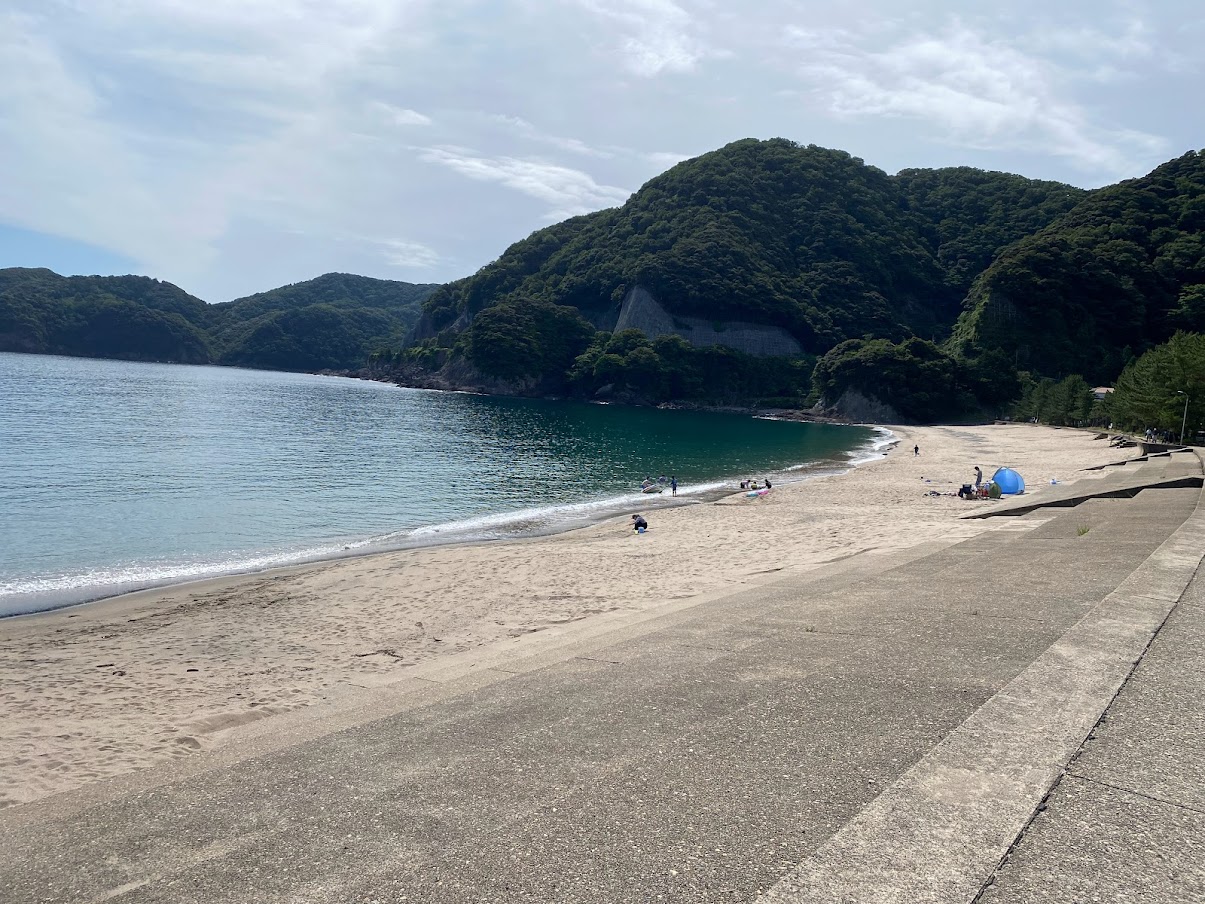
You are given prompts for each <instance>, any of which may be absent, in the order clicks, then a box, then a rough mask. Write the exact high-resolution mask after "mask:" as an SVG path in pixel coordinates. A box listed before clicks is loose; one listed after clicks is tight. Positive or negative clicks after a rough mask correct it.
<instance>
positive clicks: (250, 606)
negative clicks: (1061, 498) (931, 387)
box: [0, 425, 1118, 806]
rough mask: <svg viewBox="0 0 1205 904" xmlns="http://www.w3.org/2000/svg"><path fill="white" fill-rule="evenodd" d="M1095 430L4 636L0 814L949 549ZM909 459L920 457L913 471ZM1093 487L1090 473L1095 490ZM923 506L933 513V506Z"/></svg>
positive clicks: (1043, 481) (1035, 487)
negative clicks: (683, 609)
mask: <svg viewBox="0 0 1205 904" xmlns="http://www.w3.org/2000/svg"><path fill="white" fill-rule="evenodd" d="M1092 436H1093V434H1092V433H1085V432H1078V431H1072V430H1055V429H1051V428H1037V427H1032V426H1029V425H1024V426H1021V425H1003V426H999V425H988V426H980V427H920V428H912V427H903V428H898V429H897V430H896V435H895V437H894V439H895V440H896V441H897V444H896V445H894V446H891V447H889V448H888V449H887V451H886V453H885V455H884V456H883V457H880V458H878V459H877V460H876V461H874V462H872V463H868V464H864V465H859V466H856V467H850V468H849V469H848V470H846V471H845V472H844V473H841V474H835V475H832V476H828V477H825V478H824V479H823V480H806V479H805V480H799V481H797V482H794V483H790V484H781V485H776V486H775V489H774V491H773V492H772V493H770V494H769V495H767V496H765V497H758V498H755V499H749V498H747V497H745V496H744V495H743V494H741V493H735V494H734V493H727V494H725V495H724V496H723V497H722V498H719V499H717V500H715V501H712V502H706V503H696V504H687V505H680V506H677V507H673V508H665V507H663V508H659V509H654V510H652V514H651V515H649V521H650V529H649V531H648V532H647V533H645V534H643V535H635V534H633V532H632V531H631V530H630V529H629V527H628V525H627V523H626V519H622V518H618V517H611V518H609V519H607V520H605V521H602V522H599V523H595V524H592V525H589V526H585V527H581V528H577V529H573V530H568V531H563V532H560V533H557V534H552V535H547V536H539V537H527V538H522V539H511V540H506V541H502V542H498V541H485V542H477V543H458V544H449V545H440V546H429V547H421V548H416V549H407V550H399V551H391V552H374V553H372V554H370V555H364V556H360V557H357V558H343V559H337V560H332V561H328V562H322V563H307V564H303V565H297V566H291V567H286V568H282V569H276V570H273V571H271V572H263V573H259V574H255V575H235V576H225V577H221V578H213V579H207V580H205V581H202V582H197V583H194V584H189V585H177V586H174V587H170V588H156V589H150V590H144V591H140V592H138V593H133V594H125V595H123V596H118V597H111V598H108V599H106V600H102V601H98V602H94V603H91V604H89V605H87V606H77V607H71V608H68V609H59V610H55V611H51V612H42V613H37V614H32V615H27V616H20V617H16V618H9V619H4V620H2V621H0V673H2V674H4V675H5V678H6V680H5V681H4V682H3V683H0V718H3V720H4V724H5V725H6V729H8V730H7V732H6V736H5V737H3V738H0V806H11V805H20V804H22V803H26V802H29V801H32V800H37V799H38V798H41V797H45V796H46V795H50V794H55V793H57V792H59V791H64V790H68V789H70V788H75V787H79V786H81V785H84V784H87V783H89V782H91V781H95V780H100V779H105V778H110V777H114V776H118V775H122V774H125V773H128V772H131V771H134V770H138V769H142V768H146V767H148V766H153V765H156V764H160V763H164V762H167V761H170V760H173V759H176V758H179V757H186V756H189V755H191V754H192V753H194V752H195V751H198V750H207V749H213V748H216V747H220V746H222V745H224V744H227V743H229V742H230V741H232V740H234V739H237V738H238V736H239V727H240V726H243V725H246V724H248V723H250V722H256V721H260V720H262V719H265V718H270V717H272V716H274V715H277V714H281V713H287V712H290V711H295V710H298V709H301V708H303V707H306V706H310V705H314V704H322V703H326V704H330V705H335V706H342V705H345V704H346V705H351V703H350V701H352V700H354V699H355V698H356V697H357V696H358V695H361V694H363V693H365V692H366V691H368V690H371V689H373V688H379V687H383V686H387V685H390V684H393V683H395V682H398V681H404V680H407V679H409V678H410V676H412V675H414V674H415V672H414V671H413V670H414V669H415V667H417V666H421V667H422V669H426V668H429V667H430V666H432V665H433V664H438V663H440V662H443V661H446V660H447V658H448V657H450V656H458V655H460V656H466V655H467V656H474V655H479V654H483V653H485V652H487V651H490V650H496V649H500V648H505V647H506V646H507V645H509V644H513V643H517V642H519V641H520V639H522V638H525V637H528V636H529V635H532V634H534V633H537V632H542V631H544V632H553V633H563V632H567V631H576V630H584V629H588V626H590V625H596V624H603V623H605V622H606V621H607V620H609V619H615V618H624V617H627V616H628V615H633V614H639V613H641V612H644V611H647V610H649V609H652V608H656V607H658V606H662V605H665V604H669V603H672V604H675V605H677V604H681V605H683V606H691V605H694V604H695V603H696V602H697V601H698V600H699V599H701V598H704V597H706V596H709V595H711V596H714V595H716V594H724V593H730V592H733V591H735V590H747V589H749V588H751V587H756V586H759V585H761V584H765V583H767V582H772V581H775V580H777V579H779V578H780V577H782V576H784V573H785V574H792V573H794V574H798V573H803V572H806V571H811V570H815V569H819V568H824V567H825V566H826V564H827V563H831V562H833V561H836V560H839V559H843V558H848V557H849V556H851V555H869V556H878V555H891V554H894V553H898V552H900V551H901V550H906V549H910V548H913V547H916V546H919V545H922V544H925V543H930V542H935V541H936V542H957V541H958V540H960V539H966V538H967V537H970V536H975V535H977V534H979V533H981V532H983V531H985V530H992V529H995V528H997V527H999V526H1001V525H1000V522H999V521H995V520H994V519H988V520H985V521H979V520H972V521H967V520H960V519H959V518H958V515H960V514H963V513H965V512H966V511H968V508H967V506H970V505H989V504H990V503H987V502H964V501H963V500H961V499H958V498H957V497H955V496H954V495H953V494H954V492H955V491H956V490H957V488H958V486H960V485H961V484H962V483H964V482H966V477H967V475H968V474H969V472H970V469H971V467H972V466H973V465H974V464H980V465H981V466H983V467H984V471H985V473H987V474H990V473H991V469H992V468H993V467H995V466H997V465H999V466H1010V467H1015V468H1017V469H1018V470H1020V472H1021V473H1022V474H1023V476H1025V478H1026V480H1027V483H1029V485H1030V487H1031V488H1032V493H1031V494H1030V495H1034V496H1040V494H1041V492H1042V488H1043V486H1044V485H1048V484H1049V481H1050V479H1053V478H1058V479H1059V482H1060V483H1066V482H1067V481H1069V480H1073V479H1086V480H1091V479H1092V476H1091V474H1089V475H1087V476H1085V475H1083V474H1080V473H1073V472H1079V471H1080V470H1081V469H1083V468H1085V467H1090V466H1093V465H1098V464H1105V463H1107V462H1112V461H1116V460H1118V455H1117V450H1115V449H1112V448H1110V447H1109V446H1108V445H1107V444H1106V443H1100V442H1095V443H1094V442H1093V440H1092ZM914 444H918V445H919V446H920V447H921V451H922V454H921V455H920V456H913V454H912V449H911V447H912V446H913V445H914ZM1095 473H1096V474H1100V473H1102V472H1095ZM934 492H937V493H939V495H936V496H934V495H931V493H934Z"/></svg>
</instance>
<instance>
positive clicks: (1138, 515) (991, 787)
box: [765, 490, 1205, 904]
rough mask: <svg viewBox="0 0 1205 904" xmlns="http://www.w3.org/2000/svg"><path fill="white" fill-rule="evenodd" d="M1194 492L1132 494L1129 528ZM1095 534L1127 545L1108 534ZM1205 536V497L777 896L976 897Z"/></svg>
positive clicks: (1056, 529)
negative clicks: (1131, 569)
mask: <svg viewBox="0 0 1205 904" xmlns="http://www.w3.org/2000/svg"><path fill="white" fill-rule="evenodd" d="M1185 495H1189V496H1190V497H1191V495H1195V494H1185V493H1176V491H1169V490H1149V491H1147V492H1145V493H1143V494H1142V496H1141V497H1139V498H1140V499H1143V500H1144V502H1145V504H1144V505H1133V504H1131V505H1129V506H1126V509H1127V514H1128V516H1129V517H1128V518H1127V519H1126V520H1127V522H1128V523H1129V525H1130V530H1131V531H1132V532H1133V533H1136V534H1141V533H1149V531H1150V530H1151V529H1152V528H1153V527H1154V526H1155V524H1157V523H1158V522H1159V520H1160V518H1161V515H1160V510H1161V509H1165V508H1166V507H1168V506H1174V505H1177V504H1183V502H1182V499H1183V497H1184V496H1185ZM1113 504H1114V505H1117V504H1118V503H1113ZM1069 523H1075V521H1074V520H1073V519H1071V518H1069V517H1068V516H1064V518H1063V519H1058V520H1056V521H1054V522H1051V523H1049V524H1047V525H1044V526H1043V529H1039V530H1036V531H1034V532H1033V533H1032V534H1031V535H1030V538H1031V541H1033V542H1039V543H1040V542H1041V541H1042V540H1043V539H1045V538H1047V537H1050V538H1052V539H1057V538H1058V537H1059V536H1060V535H1063V534H1065V533H1066V527H1067V526H1068V524H1069ZM1077 532H1078V528H1077ZM1092 534H1093V532H1092V531H1088V532H1087V533H1085V534H1083V535H1082V536H1083V537H1084V538H1087V537H1091V536H1092ZM1096 539H1097V542H1100V543H1101V544H1102V545H1104V546H1106V547H1108V548H1112V549H1117V546H1116V544H1114V543H1112V542H1111V541H1110V538H1108V537H1105V538H1103V539H1101V538H1100V536H1099V534H1098V536H1097V538H1096ZM1130 542H1134V541H1130ZM1203 548H1205V510H1201V511H1200V512H1196V511H1194V513H1193V515H1192V517H1190V518H1189V520H1188V521H1186V522H1185V524H1184V525H1183V526H1182V527H1181V529H1180V530H1179V531H1177V532H1176V533H1174V534H1173V535H1172V536H1171V537H1170V538H1169V539H1168V540H1167V541H1166V542H1165V543H1163V544H1162V545H1161V546H1160V547H1159V549H1158V550H1156V551H1155V553H1154V554H1152V555H1151V556H1150V558H1149V559H1147V560H1146V561H1145V562H1144V563H1143V564H1142V565H1141V566H1139V567H1138V568H1137V569H1136V570H1134V572H1133V573H1132V574H1131V575H1130V576H1129V577H1127V578H1126V579H1125V580H1123V581H1122V582H1121V584H1120V585H1119V586H1118V587H1117V589H1116V590H1115V591H1114V592H1113V593H1110V594H1109V595H1108V596H1107V597H1105V599H1104V600H1102V601H1101V603H1100V604H1099V605H1097V606H1094V607H1093V608H1092V609H1091V610H1090V611H1089V612H1087V613H1086V614H1085V615H1084V617H1083V618H1082V619H1080V620H1079V621H1078V622H1077V623H1076V624H1075V625H1074V626H1073V627H1071V629H1070V630H1068V631H1067V632H1066V633H1065V634H1063V635H1062V636H1061V637H1060V638H1059V639H1058V640H1057V641H1055V642H1054V643H1052V644H1051V646H1050V647H1049V648H1048V649H1047V650H1046V651H1045V652H1044V653H1043V654H1042V655H1040V656H1039V657H1037V659H1036V660H1035V661H1034V662H1033V663H1032V664H1031V665H1030V666H1029V667H1028V668H1026V669H1025V670H1024V671H1022V672H1021V673H1020V674H1019V675H1018V676H1017V677H1016V678H1015V679H1014V680H1012V681H1010V682H1009V683H1008V684H1007V685H1005V686H1004V688H1003V689H1002V690H1001V691H999V692H998V693H997V694H995V695H994V696H993V697H992V698H991V699H990V700H989V701H987V702H986V703H985V704H984V705H983V706H982V707H981V708H980V709H979V710H978V711H977V712H975V713H974V714H973V715H972V716H971V717H970V718H968V719H967V720H966V721H965V722H964V723H963V724H961V725H960V726H958V728H957V729H956V730H954V731H952V732H951V733H950V734H949V735H948V736H947V737H946V738H945V739H943V740H942V741H941V743H939V744H938V745H937V746H936V747H934V749H933V750H932V751H931V752H930V753H929V754H927V755H926V756H925V757H923V758H922V759H921V760H920V762H918V763H917V764H916V765H915V766H914V767H913V768H912V769H910V770H909V771H908V773H906V774H905V775H904V776H903V777H902V778H901V779H900V780H899V781H897V782H896V783H895V784H894V785H892V786H891V787H890V788H889V789H887V791H885V792H884V793H883V794H882V795H881V796H880V797H879V798H878V799H876V800H875V801H874V802H873V803H872V804H871V805H869V806H867V807H866V808H865V809H864V810H863V811H862V812H861V813H859V814H858V815H857V816H856V817H855V818H854V819H852V820H851V821H850V822H849V823H848V824H847V825H846V826H844V827H843V828H842V829H841V830H840V831H839V832H837V833H836V834H835V835H834V836H833V837H832V838H831V839H829V840H828V841H827V842H826V843H825V844H824V845H823V846H822V847H821V848H820V849H819V850H818V851H816V852H815V853H814V854H812V855H811V856H810V857H809V858H807V859H806V860H805V861H804V862H803V863H802V864H800V866H799V867H798V868H797V869H796V870H795V871H794V872H793V873H792V874H791V875H790V876H789V877H787V878H786V879H784V880H783V881H782V882H781V883H779V885H778V886H776V887H775V888H774V889H773V890H772V892H771V893H770V894H768V895H766V896H765V900H766V901H792V902H822V901H825V902H827V901H879V902H897V901H898V902H901V904H903V902H927V901H933V902H954V901H971V900H973V899H974V898H975V897H976V895H977V894H978V893H979V891H980V889H981V888H982V886H983V885H984V883H985V882H986V881H987V880H988V879H989V877H990V876H991V874H992V871H993V869H994V867H995V865H996V864H997V863H998V862H999V860H1000V858H1001V857H1002V856H1003V855H1004V854H1005V853H1006V852H1007V850H1008V849H1009V846H1010V845H1011V844H1012V842H1013V840H1014V839H1015V838H1016V836H1017V835H1018V833H1020V832H1021V830H1022V829H1023V828H1024V827H1025V826H1026V825H1027V824H1028V822H1029V820H1030V818H1031V816H1032V813H1033V811H1034V808H1035V807H1036V806H1037V805H1038V804H1039V802H1040V801H1041V800H1042V798H1043V797H1044V795H1045V794H1046V792H1047V790H1048V789H1049V788H1050V787H1051V786H1052V785H1053V784H1054V783H1055V782H1056V781H1057V780H1058V779H1059V777H1060V776H1061V774H1062V772H1063V769H1064V767H1065V765H1066V764H1067V762H1068V761H1069V760H1070V759H1071V758H1072V757H1073V756H1074V755H1075V753H1076V751H1077V750H1078V748H1079V746H1080V744H1081V743H1082V742H1083V740H1084V738H1085V737H1086V736H1087V735H1088V733H1089V732H1090V731H1091V730H1092V727H1093V726H1094V725H1095V724H1096V721H1097V719H1098V718H1099V717H1100V715H1101V713H1102V712H1103V710H1104V708H1105V706H1106V705H1107V704H1108V703H1109V702H1110V701H1111V700H1112V698H1113V696H1114V694H1115V693H1116V692H1117V690H1118V689H1119V688H1120V687H1121V685H1122V683H1123V682H1124V681H1125V679H1126V677H1127V676H1128V675H1129V673H1130V671H1131V669H1132V668H1133V667H1134V665H1135V664H1136V663H1137V662H1138V660H1139V659H1140V658H1141V656H1142V654H1143V652H1144V651H1145V649H1146V647H1147V644H1148V643H1150V640H1151V638H1152V637H1153V636H1154V635H1155V633H1156V632H1157V631H1158V630H1159V627H1160V626H1161V625H1162V623H1163V621H1164V619H1165V618H1166V617H1167V614H1168V612H1169V611H1170V609H1171V608H1172V607H1173V606H1174V605H1175V604H1176V603H1177V601H1178V600H1179V599H1180V597H1181V594H1182V593H1183V592H1184V590H1185V588H1186V587H1187V586H1188V584H1189V582H1190V580H1192V578H1193V576H1194V574H1195V573H1196V570H1197V566H1198V564H1199V562H1200V560H1201V551H1202V549H1203ZM1051 564H1053V563H1051ZM1039 570H1040V571H1043V572H1045V571H1046V569H1039ZM1025 900H1045V899H1043V898H1041V897H1036V898H1028V899H1025Z"/></svg>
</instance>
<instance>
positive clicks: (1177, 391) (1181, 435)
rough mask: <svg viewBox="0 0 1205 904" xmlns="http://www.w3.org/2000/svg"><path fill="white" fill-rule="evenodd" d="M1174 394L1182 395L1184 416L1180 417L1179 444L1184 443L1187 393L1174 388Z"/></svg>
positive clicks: (1186, 422)
mask: <svg viewBox="0 0 1205 904" xmlns="http://www.w3.org/2000/svg"><path fill="white" fill-rule="evenodd" d="M1176 395H1182V396H1184V417H1182V418H1180V445H1181V446H1183V445H1184V427H1185V425H1187V424H1188V393H1187V392H1185V391H1184V390H1182V389H1177V390H1176Z"/></svg>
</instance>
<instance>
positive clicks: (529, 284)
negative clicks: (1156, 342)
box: [418, 139, 1083, 352]
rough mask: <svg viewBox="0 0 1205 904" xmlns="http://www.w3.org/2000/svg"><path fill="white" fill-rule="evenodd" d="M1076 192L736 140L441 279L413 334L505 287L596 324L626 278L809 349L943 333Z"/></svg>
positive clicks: (625, 287)
mask: <svg viewBox="0 0 1205 904" xmlns="http://www.w3.org/2000/svg"><path fill="white" fill-rule="evenodd" d="M1082 194H1083V192H1081V191H1080V190H1078V189H1074V188H1071V187H1070V186H1066V185H1061V184H1058V183H1051V182H1034V181H1032V180H1028V179H1023V178H1021V177H1019V176H1009V175H1006V174H1002V173H984V172H981V171H977V170H969V169H954V170H929V171H925V170H909V171H905V172H904V173H902V174H900V175H899V176H897V177H894V178H893V177H890V176H888V175H887V174H886V173H884V172H882V171H881V170H878V169H875V168H874V167H871V166H867V165H866V164H864V163H863V162H862V161H861V160H859V159H857V158H855V157H851V156H850V155H849V154H846V153H844V152H842V151H834V150H828V149H825V148H819V147H815V146H809V147H800V146H799V145H796V144H794V143H792V142H790V141H786V140H784V139H774V140H770V141H757V140H753V139H747V140H743V141H737V142H734V143H732V144H730V145H727V146H726V147H724V148H721V149H720V150H718V151H714V152H712V153H709V154H704V155H703V156H701V157H697V158H695V159H693V160H688V161H686V162H684V163H680V164H678V165H677V166H675V167H673V168H672V169H670V170H669V171H667V172H665V173H663V174H662V175H660V176H658V177H656V178H655V179H653V180H652V181H650V182H649V183H647V184H646V185H645V186H644V187H643V188H641V189H640V191H638V192H637V193H636V194H635V195H633V196H632V198H631V199H630V200H629V201H628V202H627V203H626V204H624V205H623V207H620V208H617V209H612V210H604V211H601V212H598V213H594V214H589V215H587V216H583V217H577V218H574V219H571V220H567V221H565V222H563V223H559V224H557V225H555V226H551V227H548V228H547V229H542V230H540V231H539V232H536V233H535V234H533V235H532V236H531V237H529V238H527V239H525V240H523V241H521V242H518V243H516V244H514V245H512V246H511V247H510V248H509V249H507V251H506V252H505V253H504V254H503V255H502V256H501V257H500V258H499V259H498V260H497V261H495V262H494V263H492V264H489V265H487V266H486V267H484V268H482V269H481V270H480V271H479V272H478V273H476V274H475V275H473V276H471V277H469V278H468V279H465V280H461V281H459V282H455V283H449V284H448V285H446V286H444V287H443V288H442V289H440V290H439V291H437V292H436V293H435V294H434V295H433V296H432V297H431V298H430V299H429V300H428V301H427V303H426V305H425V309H426V317H425V318H424V322H423V324H422V327H421V329H420V332H419V334H418V335H419V337H420V338H421V337H429V336H434V335H435V334H437V333H438V332H439V331H440V330H442V329H445V328H447V327H448V326H450V325H454V324H456V325H458V326H459V327H464V326H467V325H468V321H469V320H470V319H471V318H472V317H473V316H475V315H476V314H477V313H478V312H479V311H481V310H482V309H484V308H486V307H488V306H491V305H496V304H500V303H506V302H513V301H519V300H530V301H537V302H548V303H551V304H556V305H570V306H572V307H574V308H577V309H578V310H579V311H581V312H582V314H583V316H584V317H585V318H586V319H587V320H590V321H591V322H593V323H595V324H596V325H597V324H603V323H607V324H608V325H609V324H610V323H614V321H615V320H616V318H617V316H618V309H619V307H620V305H621V303H622V301H623V299H624V298H625V296H626V295H627V293H628V292H629V291H630V290H631V289H633V288H634V287H636V286H641V287H643V288H644V289H647V290H648V291H649V292H650V293H651V294H652V295H653V296H654V297H655V298H656V299H657V301H658V302H659V303H660V304H661V305H662V306H663V307H664V308H665V309H667V310H668V312H669V313H670V314H674V315H687V316H696V317H700V318H704V319H708V320H718V321H733V320H735V321H751V322H755V323H758V324H763V325H772V326H777V327H781V328H783V329H785V330H787V331H788V332H789V333H790V334H791V335H792V336H794V337H795V339H797V340H798V341H799V343H800V344H801V346H802V348H803V349H804V350H806V351H809V352H823V351H826V350H827V349H829V348H831V347H832V346H833V345H835V344H836V343H838V342H840V341H842V340H843V339H847V338H851V337H856V336H863V335H866V334H868V333H869V334H873V335H875V336H881V337H887V338H891V339H902V338H904V337H906V336H909V335H921V336H925V337H928V338H932V337H944V336H945V335H946V334H947V333H948V331H949V328H950V326H951V324H952V323H953V322H954V319H955V317H956V316H957V315H958V312H959V305H960V303H961V301H962V299H963V297H964V296H965V294H966V290H967V288H969V286H970V282H971V280H972V279H973V278H974V276H975V275H977V274H978V272H979V271H980V270H982V269H983V267H984V266H986V264H987V263H988V262H989V261H990V260H991V258H992V256H993V255H994V253H995V252H996V251H997V250H998V249H999V248H1001V247H1002V246H1004V245H1006V244H1008V243H1009V242H1012V241H1014V240H1015V239H1017V238H1019V237H1020V236H1022V235H1025V234H1027V233H1028V232H1031V231H1032V230H1033V229H1035V228H1041V227H1042V226H1045V225H1046V224H1048V223H1049V222H1050V221H1051V220H1053V219H1054V218H1055V217H1057V216H1059V215H1060V214H1062V213H1065V212H1066V211H1067V210H1069V209H1070V208H1071V207H1072V206H1074V204H1075V203H1076V202H1077V201H1078V200H1079V199H1080V197H1081V196H1082ZM608 314H610V317H609V318H608ZM458 321H459V323H458Z"/></svg>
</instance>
